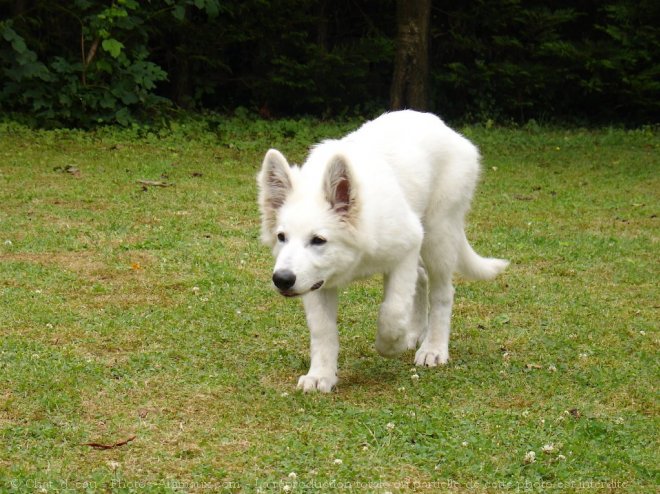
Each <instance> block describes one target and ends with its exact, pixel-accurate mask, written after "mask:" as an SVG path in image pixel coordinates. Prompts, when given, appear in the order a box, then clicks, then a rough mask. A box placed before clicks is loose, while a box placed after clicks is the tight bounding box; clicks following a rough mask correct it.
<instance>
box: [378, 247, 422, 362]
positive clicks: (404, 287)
mask: <svg viewBox="0 0 660 494" xmlns="http://www.w3.org/2000/svg"><path fill="white" fill-rule="evenodd" d="M417 262H418V253H417V252H416V251H413V252H411V253H409V254H408V255H407V256H406V257H405V258H404V259H403V260H402V261H401V262H400V263H399V264H398V265H397V266H396V267H395V268H394V269H393V270H392V271H391V272H390V273H389V274H386V275H385V299H384V300H383V303H382V305H381V306H380V313H379V314H378V332H377V333H376V350H377V351H378V353H380V354H381V355H382V356H383V357H395V356H396V355H398V354H400V353H401V352H403V351H404V350H406V349H407V348H408V340H409V339H410V338H409V335H408V332H409V331H410V325H411V315H412V310H413V301H414V297H415V285H416V284H417Z"/></svg>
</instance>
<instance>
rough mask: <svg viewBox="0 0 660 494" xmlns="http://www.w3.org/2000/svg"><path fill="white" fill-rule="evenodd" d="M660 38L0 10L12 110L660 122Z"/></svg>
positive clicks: (257, 8)
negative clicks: (423, 112) (415, 112)
mask: <svg viewBox="0 0 660 494" xmlns="http://www.w3.org/2000/svg"><path fill="white" fill-rule="evenodd" d="M659 26H660V2H658V1H657V0H632V1H628V0H610V1H596V0H570V1H567V0H557V1H552V2H550V1H538V0H528V1H522V0H467V1H464V2H447V1H440V0H436V1H433V2H431V0H409V1H404V0H399V1H395V0H319V1H308V0H272V1H269V0H159V1H157V0H153V1H136V0H115V1H109V0H105V1H101V0H73V1H41V0H0V64H1V65H0V111H1V112H2V115H3V116H4V118H11V119H19V120H23V121H26V122H28V123H31V124H34V125H38V126H61V125H65V126H76V127H89V126H94V125H98V124H106V123H120V124H123V125H130V124H132V123H137V122H145V121H156V120H159V119H167V118H168V117H169V116H171V115H172V114H176V112H179V111H213V112H233V111H236V110H237V109H240V110H239V111H247V112H254V113H255V114H259V115H261V116H262V117H266V118H275V117H283V116H295V115H314V116H319V117H341V116H350V115H356V114H359V115H373V114H376V113H378V112H380V111H382V110H384V109H387V108H401V107H413V108H419V109H428V110H431V111H434V112H436V113H438V114H439V115H441V116H443V117H444V118H446V119H449V120H454V121H456V120H460V121H466V122H471V121H472V122H474V121H482V122H483V121H486V120H492V121H495V122H498V123H524V122H528V121H530V120H532V119H533V120H536V121H539V122H564V123H570V124H579V125H602V124H621V125H642V124H654V123H657V122H658V117H659V115H660V61H659V58H660V57H659V54H660V35H659V32H660V29H659Z"/></svg>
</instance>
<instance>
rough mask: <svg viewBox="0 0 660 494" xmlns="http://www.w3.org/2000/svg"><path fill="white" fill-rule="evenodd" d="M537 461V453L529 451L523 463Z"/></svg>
mask: <svg viewBox="0 0 660 494" xmlns="http://www.w3.org/2000/svg"><path fill="white" fill-rule="evenodd" d="M535 461H536V453H534V451H528V452H527V453H526V454H525V457H524V458H523V463H524V464H525V465H529V464H530V463H534V462H535Z"/></svg>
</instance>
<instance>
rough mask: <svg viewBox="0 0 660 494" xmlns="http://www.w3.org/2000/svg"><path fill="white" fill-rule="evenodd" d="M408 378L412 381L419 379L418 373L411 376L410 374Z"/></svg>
mask: <svg viewBox="0 0 660 494" xmlns="http://www.w3.org/2000/svg"><path fill="white" fill-rule="evenodd" d="M410 379H412V380H413V381H419V374H413V375H412V376H410Z"/></svg>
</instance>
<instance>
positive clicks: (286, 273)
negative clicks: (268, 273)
mask: <svg viewBox="0 0 660 494" xmlns="http://www.w3.org/2000/svg"><path fill="white" fill-rule="evenodd" d="M273 284H274V285H275V286H276V287H277V289H278V290H279V291H281V292H288V291H289V290H290V289H291V288H292V287H293V285H295V284H296V275H295V273H294V272H293V271H291V270H290V269H278V270H277V271H275V272H274V273H273Z"/></svg>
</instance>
